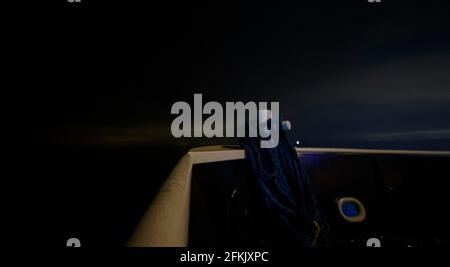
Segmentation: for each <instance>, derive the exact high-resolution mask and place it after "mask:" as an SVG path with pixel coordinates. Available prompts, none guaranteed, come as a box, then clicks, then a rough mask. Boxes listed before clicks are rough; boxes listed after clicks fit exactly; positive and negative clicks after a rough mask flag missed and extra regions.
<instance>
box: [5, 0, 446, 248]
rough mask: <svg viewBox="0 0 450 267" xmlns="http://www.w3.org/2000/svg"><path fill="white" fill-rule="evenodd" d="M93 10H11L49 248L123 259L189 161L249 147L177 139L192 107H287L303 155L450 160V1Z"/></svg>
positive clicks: (99, 4)
mask: <svg viewBox="0 0 450 267" xmlns="http://www.w3.org/2000/svg"><path fill="white" fill-rule="evenodd" d="M81 1H82V2H81V3H68V2H67V1H63V0H60V1H46V2H45V3H44V1H32V3H29V4H26V3H25V2H23V1H16V2H17V3H15V4H14V6H11V9H9V6H8V8H6V9H3V10H2V11H4V12H5V13H7V14H6V15H8V16H5V18H6V23H5V25H6V29H7V30H6V33H4V36H5V35H6V44H7V53H6V65H7V71H6V72H5V74H6V75H5V78H4V81H6V83H4V84H5V85H4V86H2V89H3V90H2V111H1V112H2V115H3V117H4V120H3V125H4V130H3V134H6V136H5V137H3V138H2V141H3V144H4V145H7V146H9V147H12V148H13V152H12V154H9V158H10V159H12V161H14V163H12V164H9V165H10V167H11V168H12V169H13V171H12V172H11V174H12V176H8V177H10V178H11V179H10V180H13V181H15V182H17V188H18V191H19V192H20V194H19V195H17V196H16V198H14V199H15V200H11V201H17V203H19V202H20V203H22V202H21V200H23V198H26V197H30V196H37V197H36V198H34V200H33V201H32V202H26V203H24V204H23V207H22V208H18V209H17V210H16V212H18V213H20V214H22V215H24V214H25V216H26V217H31V216H34V217H33V218H39V219H42V220H43V222H42V225H44V226H43V228H42V229H46V230H48V231H44V230H42V229H41V230H40V231H39V233H41V234H47V235H48V234H49V232H50V231H57V230H56V229H58V230H59V232H60V234H59V235H56V236H57V239H58V240H59V241H61V240H66V239H64V238H67V234H68V233H75V234H78V235H83V234H86V231H88V232H89V231H91V232H92V233H91V236H95V237H96V238H98V242H107V243H108V242H109V243H111V244H122V242H123V241H124V240H126V238H127V236H128V235H129V234H130V231H131V230H130V229H132V227H133V225H135V224H136V222H137V221H138V219H139V218H140V216H141V215H142V212H143V211H144V210H145V208H146V207H147V205H148V204H149V203H150V201H151V199H152V196H153V195H154V193H155V192H156V191H157V189H158V188H159V185H160V184H161V182H162V181H163V180H164V178H165V177H166V176H167V174H168V172H169V171H170V169H171V168H172V167H173V166H174V165H175V163H176V162H177V161H178V159H179V158H180V157H181V156H182V154H183V153H184V152H185V151H187V149H188V148H189V147H194V146H200V145H205V144H223V143H227V144H229V143H231V144H232V143H236V140H234V139H226V140H224V139H206V138H201V139H198V138H196V139H194V138H191V139H189V138H186V139H175V138H173V137H172V136H171V133H170V124H171V121H172V120H173V119H174V118H175V116H174V115H171V114H170V109H171V106H172V104H173V103H175V102H177V101H186V102H189V103H191V104H193V95H194V93H202V94H203V98H204V102H206V101H218V102H221V103H222V104H224V103H225V102H226V101H244V102H247V101H255V102H258V101H265V102H270V101H279V103H280V109H281V115H282V116H283V117H284V118H286V119H289V120H290V121H291V122H292V127H293V129H292V131H291V132H290V136H291V138H292V139H293V140H299V141H300V146H303V147H356V148H396V149H426V150H450V119H449V118H450V16H449V14H450V12H449V11H450V9H449V7H448V4H445V3H446V2H445V1H441V2H430V1H395V2H396V4H393V3H392V2H394V1H388V0H382V2H381V3H368V2H367V1H363V0H359V1H345V3H344V1H329V2H327V1H319V2H320V3H317V4H315V5H313V4H306V3H300V1H296V2H297V4H296V5H292V4H290V5H286V4H274V3H270V4H263V3H261V2H260V1H255V2H253V3H249V2H245V4H244V3H241V4H231V3H228V4H225V3H223V4H217V5H214V6H205V5H201V4H196V5H194V4H192V3H184V4H179V3H177V4H175V3H168V4H166V5H160V4H154V3H151V4H150V2H151V1H147V2H149V3H148V4H147V5H143V4H140V5H138V4H135V3H131V2H130V1H97V0H96V1H91V0H81ZM30 2H31V1H30ZM94 2H95V3H94ZM148 177H153V179H149V178H148ZM24 185H26V186H24ZM38 188H39V189H38ZM8 190H9V189H8ZM72 194H73V195H74V196H75V195H76V196H77V197H73V198H72V197H71V196H72ZM22 197H23V198H22ZM37 199H39V200H41V199H42V201H37ZM30 203H32V204H30ZM30 205H31V206H30ZM24 210H26V211H28V212H30V211H32V215H30V214H28V213H24V212H23V211H24ZM99 211H101V212H99ZM46 216H47V217H46ZM46 218H47V219H46ZM48 218H52V219H48ZM104 218H109V219H110V220H109V221H108V222H109V223H110V224H109V226H108V227H109V228H108V227H106V228H105V227H102V226H101V225H102V220H105V219H104ZM114 220H116V221H114ZM34 225H40V224H39V223H37V222H35V224H34ZM124 225H125V226H127V227H125V226H124ZM80 227H81V228H80ZM25 228H26V227H25ZM25 228H24V229H25ZM67 229H75V230H73V232H70V231H68V230H67ZM80 229H83V230H80ZM98 229H102V230H101V231H103V233H99V232H98V231H99V230H98ZM124 229H125V230H124ZM80 231H81V232H80ZM111 233H114V234H115V235H113V234H111ZM102 238H103V239H102ZM105 240H106V241H105ZM59 241H58V242H59ZM61 242H62V241H61ZM93 242H94V243H95V241H93Z"/></svg>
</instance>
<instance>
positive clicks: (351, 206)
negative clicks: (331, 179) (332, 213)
mask: <svg viewBox="0 0 450 267" xmlns="http://www.w3.org/2000/svg"><path fill="white" fill-rule="evenodd" d="M342 213H344V215H345V216H347V217H355V216H357V215H358V213H359V210H358V206H357V205H356V203H353V202H348V201H346V202H344V203H343V204H342Z"/></svg>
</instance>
